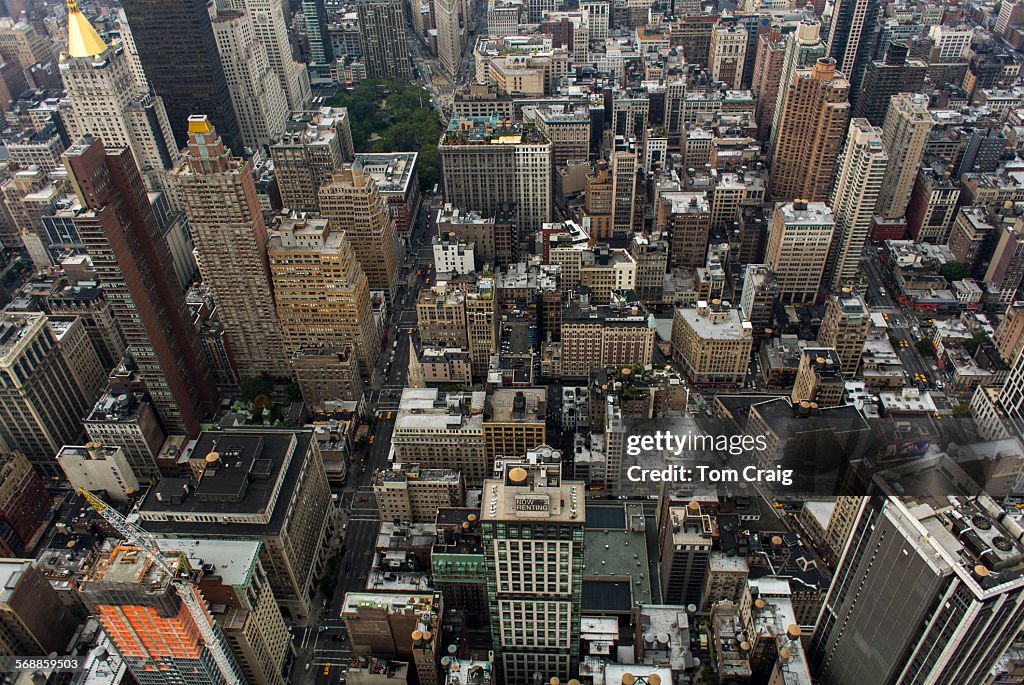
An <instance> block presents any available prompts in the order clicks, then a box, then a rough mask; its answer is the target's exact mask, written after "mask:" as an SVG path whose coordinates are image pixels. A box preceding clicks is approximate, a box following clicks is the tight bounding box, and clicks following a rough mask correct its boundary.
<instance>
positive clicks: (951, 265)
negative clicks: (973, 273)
mask: <svg viewBox="0 0 1024 685" xmlns="http://www.w3.org/2000/svg"><path fill="white" fill-rule="evenodd" d="M939 273H940V274H942V276H943V278H945V279H946V280H947V281H949V282H950V283H952V282H953V281H959V280H960V279H962V278H966V277H967V275H968V273H969V271H968V269H967V265H966V264H964V263H963V262H946V263H945V264H943V265H942V266H941V267H939Z"/></svg>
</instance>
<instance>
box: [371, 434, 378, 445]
mask: <svg viewBox="0 0 1024 685" xmlns="http://www.w3.org/2000/svg"><path fill="white" fill-rule="evenodd" d="M376 439H377V436H376V435H371V436H370V444H371V445H372V444H373V441H374V440H376Z"/></svg>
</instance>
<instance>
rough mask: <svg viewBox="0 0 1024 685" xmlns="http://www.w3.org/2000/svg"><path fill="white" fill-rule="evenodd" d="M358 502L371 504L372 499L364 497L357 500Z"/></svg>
mask: <svg viewBox="0 0 1024 685" xmlns="http://www.w3.org/2000/svg"><path fill="white" fill-rule="evenodd" d="M356 501H357V502H369V501H370V498H369V497H366V496H363V497H360V498H359V499H357V500H356Z"/></svg>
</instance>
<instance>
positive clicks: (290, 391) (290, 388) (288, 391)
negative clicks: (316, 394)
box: [284, 383, 302, 404]
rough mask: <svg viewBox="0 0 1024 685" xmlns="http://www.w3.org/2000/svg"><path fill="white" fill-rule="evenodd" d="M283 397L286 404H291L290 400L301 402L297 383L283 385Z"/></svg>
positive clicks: (300, 392) (300, 393)
mask: <svg viewBox="0 0 1024 685" xmlns="http://www.w3.org/2000/svg"><path fill="white" fill-rule="evenodd" d="M284 397H285V400H286V401H287V402H288V404H291V403H292V402H301V401H302V391H301V390H299V386H298V384H297V383H289V384H288V385H286V386H284Z"/></svg>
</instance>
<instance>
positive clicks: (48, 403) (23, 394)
mask: <svg viewBox="0 0 1024 685" xmlns="http://www.w3.org/2000/svg"><path fill="white" fill-rule="evenodd" d="M103 380H104V373H103V367H101V366H100V360H99V358H98V357H97V356H96V352H95V351H94V350H93V347H92V343H91V342H89V339H88V337H87V336H86V333H85V328H84V327H83V326H82V322H81V321H80V320H78V319H71V320H69V321H53V322H51V321H50V320H49V319H48V318H47V316H46V315H45V314H40V313H37V312H28V313H14V312H8V313H4V314H2V315H0V444H2V445H3V446H4V448H6V449H8V450H15V451H18V452H21V453H23V454H24V455H25V456H26V457H28V459H29V461H31V462H32V466H33V467H34V468H35V469H36V471H38V472H39V473H40V474H42V475H44V476H47V477H49V476H59V475H60V473H61V471H60V467H59V466H58V465H57V462H56V461H54V455H55V454H57V451H58V450H59V449H60V448H61V446H62V445H63V444H65V443H68V442H72V443H73V442H78V439H79V438H80V437H81V436H82V422H81V418H82V416H84V415H85V413H86V412H87V411H88V410H89V407H91V406H92V403H93V402H94V401H95V400H96V396H97V395H98V394H99V391H100V388H101V387H102V385H103Z"/></svg>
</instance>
